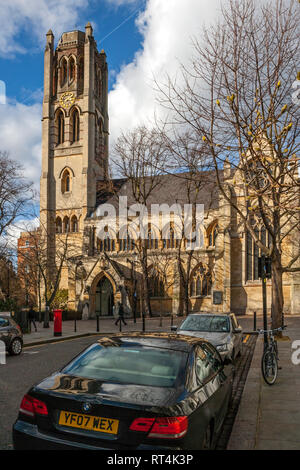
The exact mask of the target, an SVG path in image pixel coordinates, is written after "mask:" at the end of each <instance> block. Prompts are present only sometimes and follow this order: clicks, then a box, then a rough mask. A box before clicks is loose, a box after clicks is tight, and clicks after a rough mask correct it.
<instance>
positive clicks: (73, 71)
mask: <svg viewBox="0 0 300 470" xmlns="http://www.w3.org/2000/svg"><path fill="white" fill-rule="evenodd" d="M75 77H76V64H75V59H74V57H71V58H70V60H69V83H72V82H73V81H74V80H75Z"/></svg>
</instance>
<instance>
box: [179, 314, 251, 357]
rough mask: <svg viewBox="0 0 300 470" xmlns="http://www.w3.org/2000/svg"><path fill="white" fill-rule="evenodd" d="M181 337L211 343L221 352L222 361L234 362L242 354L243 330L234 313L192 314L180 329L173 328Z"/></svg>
mask: <svg viewBox="0 0 300 470" xmlns="http://www.w3.org/2000/svg"><path fill="white" fill-rule="evenodd" d="M171 329H172V331H177V333H178V334H179V335H188V336H196V337H199V338H204V339H206V340H207V341H209V342H210V343H211V344H212V345H213V346H215V348H216V349H217V350H218V351H219V353H220V355H221V357H222V359H224V358H225V357H228V358H229V359H230V360H232V361H234V360H235V359H236V357H237V356H238V355H240V354H241V353H242V345H243V330H242V328H241V327H240V325H239V324H238V321H237V319H236V316H235V315H234V314H233V313H229V314H215V313H192V314H190V315H188V316H187V317H186V318H185V320H184V321H183V323H182V324H181V325H180V327H179V328H177V326H173V327H171Z"/></svg>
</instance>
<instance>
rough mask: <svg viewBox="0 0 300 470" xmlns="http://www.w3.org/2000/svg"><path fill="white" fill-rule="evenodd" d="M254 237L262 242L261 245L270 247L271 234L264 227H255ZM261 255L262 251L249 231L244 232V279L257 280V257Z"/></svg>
mask: <svg viewBox="0 0 300 470" xmlns="http://www.w3.org/2000/svg"><path fill="white" fill-rule="evenodd" d="M254 232H255V235H256V237H257V238H258V239H259V240H260V241H261V242H262V244H263V245H265V246H267V247H270V244H271V235H270V233H269V232H268V231H266V229H265V227H261V228H259V227H255V229H254ZM260 256H262V251H261V249H260V248H258V246H257V244H256V243H255V241H254V240H253V238H252V236H251V233H250V232H249V231H248V230H247V232H246V280H247V281H257V280H258V279H259V278H258V258H259V257H260Z"/></svg>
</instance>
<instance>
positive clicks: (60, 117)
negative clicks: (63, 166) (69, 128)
mask: <svg viewBox="0 0 300 470" xmlns="http://www.w3.org/2000/svg"><path fill="white" fill-rule="evenodd" d="M55 128H56V144H57V145H59V144H63V143H64V141H65V116H64V113H63V112H62V111H61V110H59V111H58V113H57V115H56V120H55Z"/></svg>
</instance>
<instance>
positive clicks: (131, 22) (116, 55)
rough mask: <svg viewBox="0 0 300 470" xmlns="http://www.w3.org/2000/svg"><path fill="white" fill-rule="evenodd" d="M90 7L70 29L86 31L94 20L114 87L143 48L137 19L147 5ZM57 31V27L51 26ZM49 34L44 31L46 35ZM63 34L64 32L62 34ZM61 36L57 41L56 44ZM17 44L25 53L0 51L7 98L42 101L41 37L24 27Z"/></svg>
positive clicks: (89, 4) (93, 4)
mask: <svg viewBox="0 0 300 470" xmlns="http://www.w3.org/2000/svg"><path fill="white" fill-rule="evenodd" d="M86 4H87V7H85V8H81V9H80V13H81V14H80V18H79V19H78V20H77V21H79V23H78V24H77V23H73V22H72V15H70V21H68V24H69V28H68V30H72V29H80V30H82V31H84V26H85V24H86V23H87V22H88V21H91V22H92V24H93V26H94V36H95V39H96V41H97V43H98V48H101V49H102V48H104V49H105V52H106V54H107V56H108V57H109V68H110V76H109V88H110V89H111V87H112V86H113V84H114V82H115V78H116V76H117V74H118V73H119V71H120V68H121V67H122V66H124V65H125V64H127V63H130V62H131V61H132V60H133V58H134V54H135V53H136V51H137V50H138V49H139V48H140V47H141V43H142V39H143V38H142V35H141V34H140V33H139V31H138V29H137V27H136V26H135V20H136V18H137V17H138V15H139V13H140V12H141V11H143V8H144V7H145V4H146V2H145V1H144V0H142V1H139V2H132V3H129V4H128V3H126V4H124V5H120V6H119V7H118V6H116V5H113V4H110V2H107V1H105V0H100V1H96V0H95V1H92V2H86ZM66 26H67V25H66ZM49 28H52V29H53V30H55V25H52V24H49ZM46 32H47V31H45V34H46ZM61 32H63V31H62V30H60V31H59V33H61ZM58 39H59V37H58V36H57V37H56V38H55V43H56V44H57V42H58ZM14 40H15V42H16V43H21V44H22V47H23V48H24V49H25V50H24V52H21V53H16V52H14V51H12V52H11V53H9V54H7V53H5V51H3V50H1V51H0V54H1V55H0V71H1V72H0V79H1V80H3V81H4V82H5V83H6V93H7V96H8V97H9V98H10V99H12V100H16V101H18V102H22V103H26V104H31V103H33V102H36V101H37V100H38V99H42V87H43V60H44V57H43V47H42V44H41V38H40V37H37V36H36V35H34V34H32V31H31V30H30V28H29V23H27V22H26V24H23V25H21V27H20V30H19V31H18V33H17V34H16V35H14Z"/></svg>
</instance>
